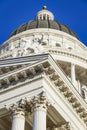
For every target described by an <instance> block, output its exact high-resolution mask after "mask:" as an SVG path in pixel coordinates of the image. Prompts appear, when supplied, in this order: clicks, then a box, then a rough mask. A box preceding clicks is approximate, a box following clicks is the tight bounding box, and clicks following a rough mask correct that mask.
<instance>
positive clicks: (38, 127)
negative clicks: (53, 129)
mask: <svg viewBox="0 0 87 130" xmlns="http://www.w3.org/2000/svg"><path fill="white" fill-rule="evenodd" d="M33 130H46V109H44V108H36V109H35V110H34V113H33Z"/></svg>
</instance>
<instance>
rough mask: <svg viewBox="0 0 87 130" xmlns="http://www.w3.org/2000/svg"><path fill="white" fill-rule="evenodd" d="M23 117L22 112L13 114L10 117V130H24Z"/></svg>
mask: <svg viewBox="0 0 87 130" xmlns="http://www.w3.org/2000/svg"><path fill="white" fill-rule="evenodd" d="M24 127H25V117H24V112H21V111H20V112H16V111H15V112H14V113H13V117H12V129H11V130H24Z"/></svg>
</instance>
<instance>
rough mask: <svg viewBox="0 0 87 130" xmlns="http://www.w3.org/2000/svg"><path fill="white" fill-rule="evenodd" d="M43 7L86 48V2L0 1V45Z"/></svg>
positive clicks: (61, 0) (52, 0)
mask: <svg viewBox="0 0 87 130" xmlns="http://www.w3.org/2000/svg"><path fill="white" fill-rule="evenodd" d="M43 5H46V6H47V9H48V10H50V11H51V12H53V14H54V16H55V20H58V21H59V22H60V23H63V24H65V25H67V26H68V27H70V28H71V29H72V30H73V31H74V32H75V33H76V34H77V35H78V37H79V39H80V40H81V41H82V42H83V43H84V44H85V45H86V46H87V0H0V44H2V43H3V42H4V41H5V40H7V39H8V37H9V35H10V34H11V32H13V30H15V29H16V28H17V27H19V26H20V25H21V24H23V23H25V22H28V21H30V20H33V19H34V18H35V14H36V13H37V12H38V11H39V10H41V9H42V6H43Z"/></svg>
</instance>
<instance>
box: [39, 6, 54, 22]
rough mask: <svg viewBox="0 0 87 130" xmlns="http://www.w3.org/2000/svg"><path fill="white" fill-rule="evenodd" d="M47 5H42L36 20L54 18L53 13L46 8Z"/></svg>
mask: <svg viewBox="0 0 87 130" xmlns="http://www.w3.org/2000/svg"><path fill="white" fill-rule="evenodd" d="M46 9H47V6H43V9H42V10H41V11H39V12H38V13H37V15H36V20H39V19H40V20H54V15H53V13H51V12H50V11H48V10H46Z"/></svg>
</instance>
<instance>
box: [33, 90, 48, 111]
mask: <svg viewBox="0 0 87 130" xmlns="http://www.w3.org/2000/svg"><path fill="white" fill-rule="evenodd" d="M32 104H33V108H34V109H35V108H37V109H38V108H39V109H40V108H44V109H47V107H48V105H49V102H48V101H47V98H46V94H45V92H42V93H41V95H40V96H35V97H34V98H33V100H32Z"/></svg>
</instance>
